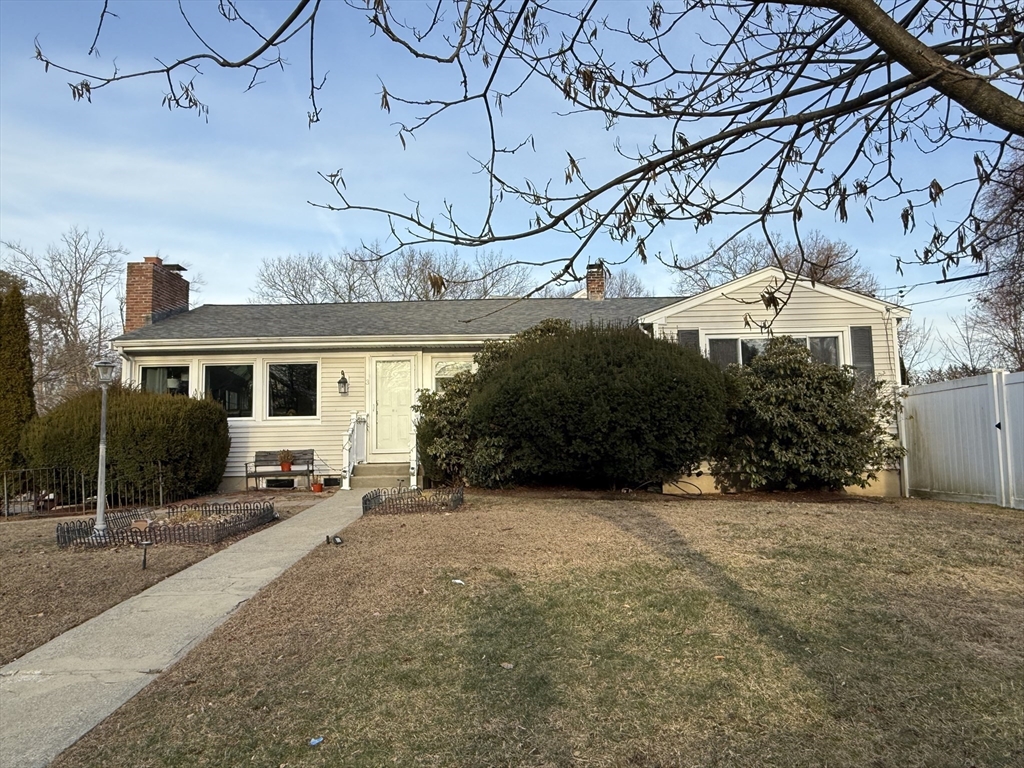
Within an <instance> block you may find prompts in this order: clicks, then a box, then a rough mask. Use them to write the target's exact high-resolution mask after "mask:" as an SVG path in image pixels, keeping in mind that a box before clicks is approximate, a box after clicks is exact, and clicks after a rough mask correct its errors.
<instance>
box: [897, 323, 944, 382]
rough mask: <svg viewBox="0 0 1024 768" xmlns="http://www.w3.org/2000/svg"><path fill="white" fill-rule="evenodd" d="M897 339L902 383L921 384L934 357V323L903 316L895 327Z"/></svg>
mask: <svg viewBox="0 0 1024 768" xmlns="http://www.w3.org/2000/svg"><path fill="white" fill-rule="evenodd" d="M896 335H897V337H898V339H899V349H900V365H901V366H902V368H903V370H902V374H903V375H902V376H901V379H902V381H903V383H904V384H910V385H914V384H922V383H924V381H923V379H924V377H925V375H926V372H927V371H928V370H929V366H930V365H931V363H932V361H933V359H934V357H935V354H936V352H935V338H934V336H935V332H934V324H933V323H930V322H929V321H927V320H925V321H923V322H920V323H919V322H918V321H917V320H915V319H913V318H912V317H907V318H904V319H902V320H901V321H900V324H899V325H898V326H897V328H896Z"/></svg>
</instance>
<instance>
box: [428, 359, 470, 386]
mask: <svg viewBox="0 0 1024 768" xmlns="http://www.w3.org/2000/svg"><path fill="white" fill-rule="evenodd" d="M471 370H473V363H472V362H470V361H469V360H457V361H456V360H448V361H444V360H439V361H438V362H436V363H434V390H435V391H437V392H441V391H442V390H444V387H445V384H446V383H447V380H448V379H450V378H451V377H452V376H454V375H455V374H457V373H462V372H463V371H471Z"/></svg>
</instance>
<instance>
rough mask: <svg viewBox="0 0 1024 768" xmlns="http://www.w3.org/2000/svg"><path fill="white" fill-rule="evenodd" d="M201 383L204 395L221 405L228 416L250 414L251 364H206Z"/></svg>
mask: <svg viewBox="0 0 1024 768" xmlns="http://www.w3.org/2000/svg"><path fill="white" fill-rule="evenodd" d="M203 383H204V391H205V393H206V397H208V398H210V399H211V400H216V401H217V402H218V403H220V404H221V405H223V406H224V410H225V411H227V412H228V416H233V417H243V416H252V366H251V365H208V366H206V369H205V371H204V382H203Z"/></svg>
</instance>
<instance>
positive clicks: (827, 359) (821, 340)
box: [808, 336, 839, 367]
mask: <svg viewBox="0 0 1024 768" xmlns="http://www.w3.org/2000/svg"><path fill="white" fill-rule="evenodd" d="M808 346H809V348H810V350H811V357H813V358H814V359H815V360H817V361H818V362H819V363H827V364H828V365H834V366H836V367H838V366H839V337H838V336H811V338H810V339H809V340H808Z"/></svg>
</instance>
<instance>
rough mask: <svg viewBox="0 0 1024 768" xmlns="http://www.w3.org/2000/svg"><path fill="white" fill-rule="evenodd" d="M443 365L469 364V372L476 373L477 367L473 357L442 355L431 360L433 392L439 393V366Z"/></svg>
mask: <svg viewBox="0 0 1024 768" xmlns="http://www.w3.org/2000/svg"><path fill="white" fill-rule="evenodd" d="M443 363H469V370H470V371H472V372H473V373H476V368H477V365H476V363H475V362H474V361H473V358H472V357H447V356H442V355H438V356H436V357H432V358H431V359H430V389H431V391H433V392H436V391H437V366H438V365H440V364H443ZM442 378H448V377H447V376H445V377H442Z"/></svg>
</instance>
